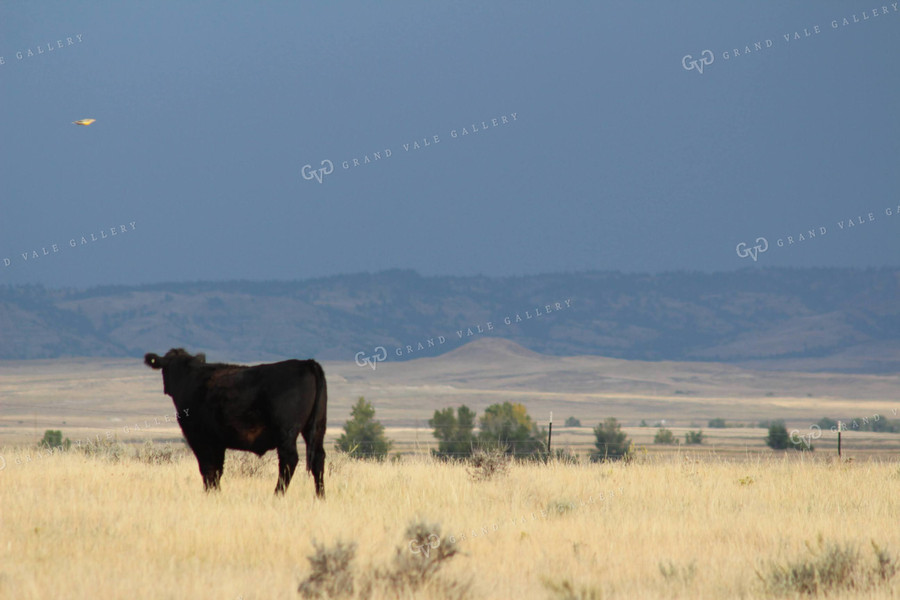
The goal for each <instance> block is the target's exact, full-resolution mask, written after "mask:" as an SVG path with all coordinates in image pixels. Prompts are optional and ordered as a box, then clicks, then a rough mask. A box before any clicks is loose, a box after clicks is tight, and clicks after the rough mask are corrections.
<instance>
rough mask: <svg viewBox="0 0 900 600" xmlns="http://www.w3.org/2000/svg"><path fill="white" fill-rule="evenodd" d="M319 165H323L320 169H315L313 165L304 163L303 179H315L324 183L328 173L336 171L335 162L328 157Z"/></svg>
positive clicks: (301, 170)
mask: <svg viewBox="0 0 900 600" xmlns="http://www.w3.org/2000/svg"><path fill="white" fill-rule="evenodd" d="M319 165H321V166H320V167H319V168H318V169H313V168H312V165H303V168H302V169H300V174H301V175H303V179H315V180H316V181H318V182H319V183H322V181H323V180H324V179H325V176H326V175H331V174H332V173H333V172H334V164H332V162H331V161H330V160H328V159H327V158H326V159H325V160H323V161H322V162H320V163H319Z"/></svg>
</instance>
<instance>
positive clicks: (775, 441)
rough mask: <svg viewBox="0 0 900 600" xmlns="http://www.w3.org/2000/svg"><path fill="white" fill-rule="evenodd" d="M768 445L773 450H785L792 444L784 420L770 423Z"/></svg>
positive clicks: (767, 437)
mask: <svg viewBox="0 0 900 600" xmlns="http://www.w3.org/2000/svg"><path fill="white" fill-rule="evenodd" d="M766 445H767V446H768V447H769V448H771V449H772V450H785V449H787V448H789V447H790V446H791V438H790V436H789V435H788V430H787V427H785V426H784V421H775V422H774V423H772V424H771V425H769V435H767V436H766Z"/></svg>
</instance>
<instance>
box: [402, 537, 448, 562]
mask: <svg viewBox="0 0 900 600" xmlns="http://www.w3.org/2000/svg"><path fill="white" fill-rule="evenodd" d="M440 545H441V538H439V537H438V536H437V535H435V534H433V533H432V534H430V535H429V536H428V541H427V542H420V541H419V540H418V539H415V540H409V550H410V552H412V553H413V554H418V553H419V552H421V553H422V554H424V555H425V558H428V557H429V556H430V554H431V549H432V548H437V547H439V546H440Z"/></svg>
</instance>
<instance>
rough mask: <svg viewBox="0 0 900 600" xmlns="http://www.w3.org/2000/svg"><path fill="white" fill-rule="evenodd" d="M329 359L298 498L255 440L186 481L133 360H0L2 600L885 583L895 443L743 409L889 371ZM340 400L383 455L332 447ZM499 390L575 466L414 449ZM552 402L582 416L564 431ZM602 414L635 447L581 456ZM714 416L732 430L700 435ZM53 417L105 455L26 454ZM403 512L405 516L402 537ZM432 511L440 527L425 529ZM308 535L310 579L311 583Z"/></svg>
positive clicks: (296, 486) (805, 399)
mask: <svg viewBox="0 0 900 600" xmlns="http://www.w3.org/2000/svg"><path fill="white" fill-rule="evenodd" d="M153 350H157V351H165V350H166V349H165V348H159V349H153ZM210 360H227V357H212V356H211V357H210ZM324 366H325V370H326V373H327V376H328V386H329V424H330V426H329V431H328V436H327V438H326V449H327V450H328V452H329V459H328V468H327V472H326V493H327V497H326V499H325V500H324V501H316V500H314V498H313V487H312V481H311V478H310V477H309V476H308V475H307V474H306V473H305V472H301V471H298V475H297V476H296V477H295V480H294V482H293V483H292V485H291V488H290V490H289V491H288V494H287V495H286V496H285V497H283V498H276V497H274V496H273V494H272V492H273V489H274V486H275V480H276V469H275V464H274V456H273V455H271V454H270V455H269V456H267V457H266V458H265V459H262V460H260V459H257V458H255V457H253V456H251V455H247V454H244V453H229V456H228V458H227V460H226V473H225V477H224V478H223V482H222V490H221V491H220V492H219V493H215V494H212V495H207V494H205V493H204V492H203V491H202V484H201V479H200V475H199V473H198V470H197V465H196V461H195V460H194V458H193V456H190V455H188V454H186V452H185V450H184V446H183V444H182V442H181V434H180V431H179V429H178V426H177V424H176V422H175V420H174V418H173V416H174V409H173V407H172V404H171V401H170V399H169V398H168V397H167V396H164V395H163V393H162V381H161V378H160V376H159V374H158V373H155V372H152V371H151V370H150V369H147V368H146V367H145V366H143V364H141V362H140V361H139V360H134V359H65V360H54V361H23V362H5V363H0V559H2V560H0V598H46V597H62V598H96V597H109V598H225V599H231V600H235V599H238V598H243V599H250V598H302V597H303V596H302V595H301V594H300V593H298V586H300V585H301V583H304V582H305V587H304V589H305V590H307V591H315V590H316V589H319V587H321V586H325V587H327V586H328V585H333V586H337V588H340V587H341V586H345V588H346V586H347V585H348V584H349V583H351V582H352V584H353V593H352V596H351V597H360V598H361V597H367V596H368V597H372V598H398V597H402V598H520V599H524V598H549V599H560V600H563V599H576V598H580V599H589V598H776V597H787V598H791V597H810V594H808V593H807V591H808V590H810V589H812V588H814V587H815V586H819V595H822V596H824V594H825V590H826V589H830V591H829V592H828V597H840V598H843V597H848V598H849V597H853V598H856V597H859V598H892V597H897V594H898V592H900V583H898V582H900V574H898V575H897V576H893V575H892V574H891V570H892V569H893V568H895V567H896V566H898V562H897V557H900V527H898V521H897V519H898V515H900V463H898V462H897V457H898V454H900V435H897V434H878V433H864V432H848V433H846V434H844V448H845V454H844V460H843V461H838V460H837V459H836V456H835V454H836V453H835V451H834V450H835V443H836V439H835V437H836V436H834V435H833V434H831V433H830V432H825V433H824V434H823V436H822V438H821V439H818V440H815V442H814V443H815V445H816V451H815V452H814V453H802V454H801V453H797V452H788V453H778V452H773V451H771V450H770V449H768V448H767V447H766V446H765V444H764V442H763V438H764V436H765V433H766V431H765V430H764V429H760V428H758V427H756V426H755V424H756V423H758V422H759V421H761V420H765V419H779V418H780V419H784V420H785V421H786V422H787V424H788V427H789V428H792V427H795V428H798V429H800V430H801V431H803V432H807V431H809V425H810V424H812V423H815V422H816V421H817V420H818V419H820V418H821V417H823V416H827V417H831V418H836V419H846V418H849V417H865V416H871V415H875V414H880V415H884V416H885V417H887V418H892V419H896V418H898V415H897V414H896V413H897V412H898V411H900V401H898V400H897V397H896V390H897V388H898V383H900V377H897V376H890V375H848V374H833V373H791V372H783V371H781V372H772V373H765V372H754V371H751V370H746V369H741V368H738V367H734V366H727V365H716V364H703V363H666V362H661V363H645V362H637V361H621V360H613V359H605V358H598V357H544V356H540V355H536V354H533V353H530V352H528V351H527V350H524V349H522V348H519V347H516V346H515V345H513V344H509V343H508V342H504V341H502V340H484V341H483V342H478V343H473V344H470V345H469V346H466V347H463V348H460V349H458V350H455V351H453V352H451V353H448V354H447V355H444V356H442V357H440V358H431V359H420V360H416V361H410V362H404V363H391V362H385V363H381V364H379V365H378V367H377V370H374V371H373V370H372V369H370V368H368V367H364V368H360V367H357V366H356V365H354V364H353V363H352V362H348V363H325V365H324ZM358 396H365V397H366V399H367V400H370V401H371V402H372V404H373V405H374V407H375V408H376V411H377V413H376V418H377V419H379V420H381V421H382V422H383V423H385V425H387V433H388V436H389V437H391V438H393V439H394V440H395V450H397V451H400V452H401V453H403V457H402V459H401V460H396V461H393V460H392V461H388V462H385V463H381V464H379V463H370V462H356V461H352V460H349V459H347V458H346V457H345V456H342V455H338V454H336V453H335V452H333V451H332V443H331V442H333V440H334V439H335V437H336V436H337V435H338V434H339V433H340V431H341V424H342V423H343V421H344V420H345V419H346V418H347V417H348V416H349V410H350V407H351V406H352V404H353V403H354V401H355V400H356V398H357V397H358ZM505 400H509V401H514V402H521V403H523V404H525V406H526V407H527V408H528V410H529V413H530V414H531V415H533V416H534V417H535V418H536V419H537V420H538V421H539V422H540V423H541V424H542V425H545V424H546V417H545V416H544V415H548V414H549V412H550V411H554V413H555V417H556V418H555V421H554V447H557V448H558V447H569V448H571V449H573V450H575V451H576V452H577V453H579V454H580V455H581V457H582V462H581V463H579V464H561V463H551V464H535V463H523V464H514V465H512V466H511V467H509V469H508V471H507V472H505V473H501V474H500V475H497V476H495V477H493V478H490V479H488V480H478V479H477V477H476V475H477V474H476V473H474V472H472V470H471V468H467V467H466V466H465V465H458V464H443V463H436V462H433V461H432V460H431V459H430V458H428V454H427V453H428V449H429V448H430V447H433V444H434V439H433V437H432V436H431V432H430V430H429V429H428V427H427V420H428V418H429V417H431V415H432V414H433V412H434V410H435V409H440V408H444V407H446V406H457V405H459V404H462V403H465V404H467V405H468V406H470V407H471V408H473V409H474V410H476V411H477V412H478V413H479V414H480V413H481V412H482V411H483V410H484V408H485V407H487V406H488V405H489V404H492V403H495V402H502V401H505ZM570 415H572V416H576V417H578V418H579V419H581V421H582V423H583V425H584V426H583V427H571V428H566V427H561V425H562V421H563V420H564V419H565V418H566V417H567V416H570ZM610 416H612V417H616V418H618V419H619V420H620V421H621V422H622V423H624V424H625V427H624V431H626V433H628V435H629V437H630V438H631V439H632V440H633V441H634V442H635V444H636V445H637V447H638V452H637V455H636V459H635V460H634V461H632V462H631V463H630V464H590V463H588V462H586V461H584V460H583V458H584V453H585V452H586V451H587V450H588V449H590V447H591V443H592V441H593V435H592V431H591V428H592V427H593V425H595V424H596V423H598V422H600V421H601V420H602V419H604V418H606V417H610ZM714 417H721V418H724V419H726V420H727V421H728V422H730V423H735V424H737V425H740V427H733V428H728V429H709V428H707V427H706V424H707V421H708V420H709V419H711V418H714ZM642 419H644V420H646V421H647V422H648V423H655V422H657V421H661V420H663V419H665V422H666V426H667V427H669V428H671V429H672V430H673V432H674V433H675V434H676V436H678V437H680V438H683V435H684V432H686V431H687V430H689V429H698V428H702V429H703V431H704V434H705V435H706V436H707V439H706V440H705V442H704V444H703V445H702V446H699V447H696V446H681V447H674V446H657V445H654V444H653V443H652V439H653V435H654V434H655V432H656V429H655V428H653V427H637V424H638V422H639V421H640V420H642ZM47 429H58V430H61V431H62V432H63V435H64V436H65V437H68V438H70V439H71V440H73V441H76V440H80V441H84V440H87V439H93V440H95V441H96V440H102V441H104V443H106V442H108V443H109V444H110V448H108V449H107V450H104V451H103V452H99V453H95V454H93V455H88V454H85V453H84V452H82V451H80V450H77V449H75V448H74V447H73V448H72V449H70V450H68V451H65V452H61V453H60V452H55V453H53V454H52V455H49V454H47V453H46V452H44V453H39V452H38V451H37V449H36V443H37V441H38V440H39V439H40V438H41V436H42V435H43V432H44V431H45V430H47ZM116 449H118V450H117V451H116V452H113V450H116ZM117 456H118V458H117ZM415 523H424V524H425V525H420V527H419V529H418V538H416V534H415V533H414V532H411V531H408V530H409V528H410V527H411V526H413V525H414V524H415ZM436 526H439V527H440V536H439V537H436V536H434V535H432V536H431V537H429V534H430V533H437V531H436V529H435V527H436ZM451 538H452V539H451ZM411 539H412V540H414V541H413V542H412V544H411V543H410V541H411ZM416 540H417V541H416ZM314 542H316V543H318V544H319V546H317V547H314ZM873 543H874V544H876V545H877V546H878V547H879V548H881V549H882V550H881V554H880V557H881V558H880V563H879V560H878V558H877V555H876V551H875V549H874V547H873ZM339 544H343V546H340V545H339ZM348 544H355V547H354V553H355V554H354V557H353V559H352V560H350V561H349V562H348V560H347V559H348V558H349V556H350V555H349V553H348V552H349V551H348V550H347V549H348V548H349V546H348ZM317 548H318V549H317ZM341 548H343V549H344V550H345V551H344V552H343V554H342V552H341ZM454 549H455V550H456V552H455V553H454ZM317 552H318V553H319V554H318V555H319V557H320V558H325V557H327V558H328V560H327V561H324V563H323V564H325V563H327V565H326V566H327V569H328V570H329V573H327V574H320V575H317V576H314V575H313V573H314V571H313V566H312V563H311V561H310V560H309V559H308V557H309V556H311V555H316V553H317ZM342 561H343V562H342ZM320 563H322V561H320ZM342 565H343V566H342ZM791 574H793V575H792V577H793V579H790V577H789V576H791ZM310 577H312V579H310ZM317 586H319V587H317ZM829 586H831V587H830V588H829ZM337 588H336V589H337ZM333 595H334V594H333ZM812 595H813V596H814V595H815V594H812ZM323 597H324V596H323Z"/></svg>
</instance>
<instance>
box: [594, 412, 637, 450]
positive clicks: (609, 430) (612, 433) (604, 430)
mask: <svg viewBox="0 0 900 600" xmlns="http://www.w3.org/2000/svg"><path fill="white" fill-rule="evenodd" d="M594 437H596V438H597V440H596V441H595V442H594V445H595V446H596V447H597V449H596V450H595V451H594V452H592V453H591V460H592V461H600V460H619V459H622V458H627V457H628V456H629V455H630V454H631V452H632V447H631V442H630V441H629V440H628V436H627V435H625V432H624V431H622V426H621V425H619V422H618V421H617V420H615V419H614V418H612V417H610V418H608V419H606V420H605V421H604V422H603V423H601V424H599V425H597V426H596V427H595V428H594Z"/></svg>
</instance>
